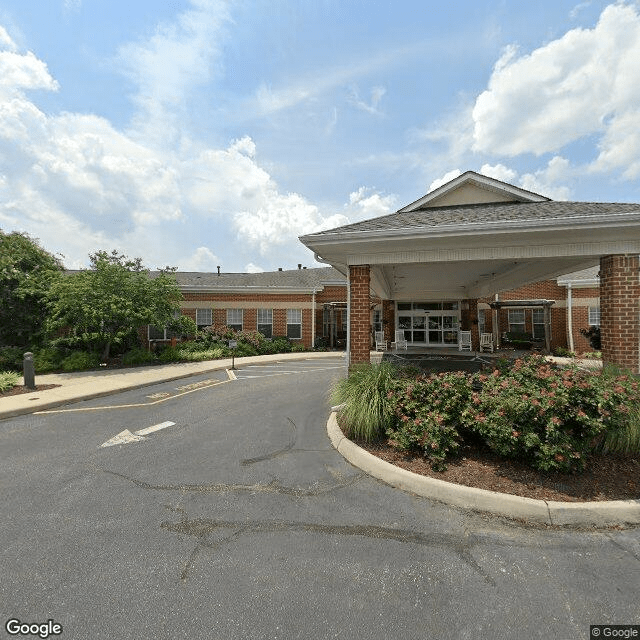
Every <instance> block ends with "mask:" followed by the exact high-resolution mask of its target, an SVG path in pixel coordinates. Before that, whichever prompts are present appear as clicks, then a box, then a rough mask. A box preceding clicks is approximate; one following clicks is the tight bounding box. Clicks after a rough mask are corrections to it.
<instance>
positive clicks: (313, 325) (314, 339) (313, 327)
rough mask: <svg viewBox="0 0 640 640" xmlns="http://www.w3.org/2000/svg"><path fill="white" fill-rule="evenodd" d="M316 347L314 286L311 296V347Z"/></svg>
mask: <svg viewBox="0 0 640 640" xmlns="http://www.w3.org/2000/svg"><path fill="white" fill-rule="evenodd" d="M315 347H316V288H315V287H313V294H312V296H311V349H315Z"/></svg>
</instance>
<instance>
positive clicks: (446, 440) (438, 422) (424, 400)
mask: <svg viewBox="0 0 640 640" xmlns="http://www.w3.org/2000/svg"><path fill="white" fill-rule="evenodd" d="M470 394H471V379H470V377H469V376H467V375H466V374H464V373H462V372H449V373H439V374H433V375H429V376H424V375H422V376H418V377H417V378H416V379H415V380H406V379H402V380H397V381H396V382H395V383H394V384H393V385H392V388H391V390H390V391H389V393H388V394H387V400H388V402H389V405H390V407H391V409H392V410H393V415H394V417H395V420H394V422H393V423H392V424H391V425H390V426H389V427H388V428H387V436H388V437H389V443H390V444H391V445H392V446H394V447H396V448H398V449H401V450H403V451H415V452H419V453H421V454H422V455H424V457H425V458H426V459H427V460H429V462H431V466H432V467H433V469H435V470H436V471H444V470H445V469H446V464H445V460H446V459H447V458H448V457H450V456H452V455H453V454H455V453H456V452H457V450H458V448H459V447H460V444H461V441H462V436H461V434H460V432H459V429H458V427H459V425H460V415H461V414H462V412H463V411H464V410H465V407H466V406H467V403H468V402H469V397H470Z"/></svg>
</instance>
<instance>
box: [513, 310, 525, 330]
mask: <svg viewBox="0 0 640 640" xmlns="http://www.w3.org/2000/svg"><path fill="white" fill-rule="evenodd" d="M509 331H510V332H512V333H525V325H524V309H509Z"/></svg>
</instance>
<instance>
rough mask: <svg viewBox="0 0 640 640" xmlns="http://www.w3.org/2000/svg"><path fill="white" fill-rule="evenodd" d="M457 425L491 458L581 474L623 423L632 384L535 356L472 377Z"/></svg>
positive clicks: (635, 388)
mask: <svg viewBox="0 0 640 640" xmlns="http://www.w3.org/2000/svg"><path fill="white" fill-rule="evenodd" d="M474 378H475V380H476V381H477V382H478V383H480V384H481V385H482V386H481V390H479V391H475V392H473V393H472V394H471V397H470V402H469V404H468V407H467V408H466V409H465V410H464V411H463V412H462V415H461V422H462V424H463V425H464V426H465V427H466V428H468V429H469V430H471V431H473V432H475V433H477V434H479V435H480V436H481V437H482V438H483V439H484V440H485V442H486V444H487V445H488V446H489V448H490V449H492V450H493V451H495V452H496V453H498V454H500V455H503V456H505V457H510V458H520V459H522V460H524V461H525V462H527V463H528V464H530V465H531V466H533V467H534V468H536V469H540V470H542V471H549V470H558V471H564V472H572V471H581V470H583V469H584V467H585V462H586V460H585V458H586V456H587V454H588V453H589V451H591V450H593V449H594V447H595V446H596V445H597V444H598V443H599V442H600V441H601V440H602V439H603V438H604V437H605V435H606V433H607V431H609V430H615V429H619V428H621V427H622V426H623V425H625V424H626V422H627V414H628V411H629V409H628V404H629V401H630V400H631V399H634V398H637V395H638V383H637V382H636V381H635V380H633V379H631V378H630V377H627V376H615V377H614V376H606V375H601V374H595V373H593V372H585V371H581V370H579V369H577V368H575V367H571V368H567V369H559V368H556V367H553V366H552V365H550V364H548V363H547V362H546V361H545V360H544V358H543V357H541V356H531V357H530V358H528V359H526V360H516V361H515V363H514V364H513V367H512V368H511V369H510V370H509V371H506V372H504V371H502V372H501V371H499V370H495V371H494V372H493V373H492V374H490V375H486V374H475V376H474Z"/></svg>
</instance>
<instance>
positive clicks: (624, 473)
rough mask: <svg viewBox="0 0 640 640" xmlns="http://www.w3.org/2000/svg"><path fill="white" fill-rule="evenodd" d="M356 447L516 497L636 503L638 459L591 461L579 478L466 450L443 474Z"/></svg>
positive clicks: (388, 450) (396, 460)
mask: <svg viewBox="0 0 640 640" xmlns="http://www.w3.org/2000/svg"><path fill="white" fill-rule="evenodd" d="M356 444H358V446H360V447H362V448H363V449H366V450H367V451H368V452H369V453H372V454H373V455H375V456H377V457H378V458H382V459H383V460H386V461H387V462H390V463H392V464H395V465H396V466H398V467H402V468H403V469H407V470H408V471H413V472H414V473H418V474H421V475H424V476H430V477H432V478H438V479H439V480H445V481H446V482H454V483H456V484H462V485H466V486H468V487H476V488H479V489H488V490H490V491H499V492H501V493H509V494H512V495H515V496H522V497H526V498H536V499H539V500H554V501H558V502H583V501H601V500H630V499H638V498H640V455H628V456H593V457H591V458H590V459H589V462H588V466H587V469H586V471H584V472H583V473H581V474H564V473H542V472H540V471H536V470H535V469H532V468H531V467H528V466H526V465H524V464H522V463H520V462H517V461H512V460H505V459H503V458H500V457H499V456H497V455H495V454H493V453H491V452H490V451H487V450H485V449H483V448H482V447H481V446H477V445H469V446H465V447H464V448H463V450H462V452H461V455H460V456H459V457H458V458H455V459H453V460H451V461H450V462H449V463H448V468H447V470H446V471H434V470H433V469H432V468H431V466H430V464H429V462H427V461H426V460H425V459H424V458H423V457H422V456H419V455H411V454H407V453H405V452H403V451H397V450H396V449H393V448H392V447H390V446H389V445H387V444H386V443H374V444H372V443H369V444H367V443H364V442H357V443H356Z"/></svg>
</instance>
